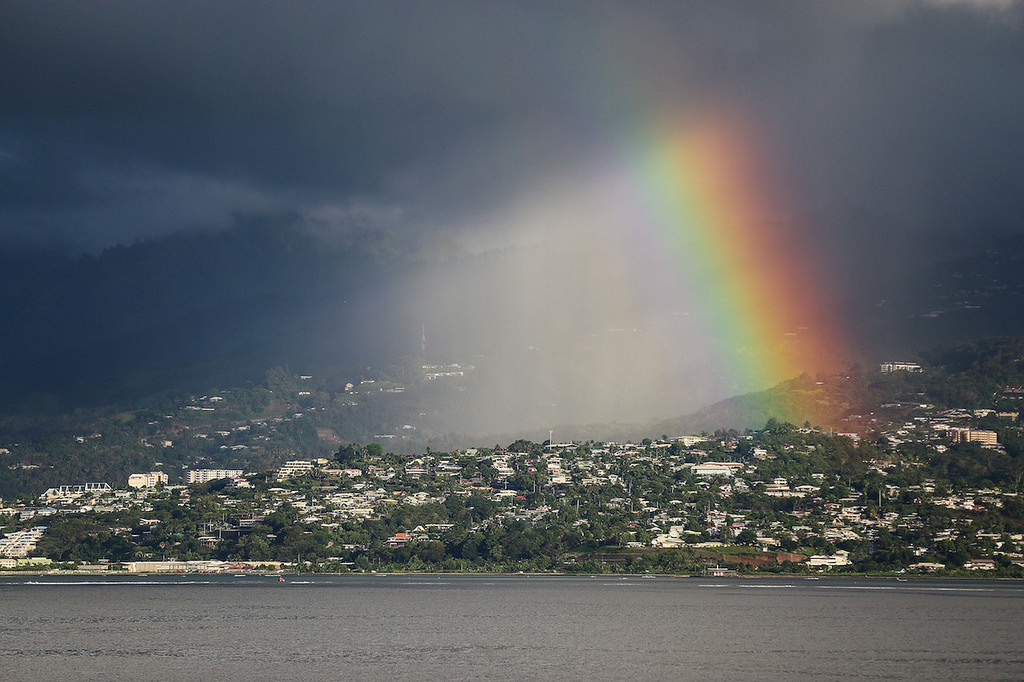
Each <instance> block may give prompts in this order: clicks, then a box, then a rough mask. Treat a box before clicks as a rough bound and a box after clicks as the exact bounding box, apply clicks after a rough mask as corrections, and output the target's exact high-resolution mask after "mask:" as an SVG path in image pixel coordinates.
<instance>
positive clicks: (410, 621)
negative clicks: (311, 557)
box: [0, 575, 1024, 680]
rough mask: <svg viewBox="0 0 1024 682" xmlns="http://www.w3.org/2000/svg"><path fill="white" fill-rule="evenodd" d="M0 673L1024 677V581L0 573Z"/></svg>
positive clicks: (17, 676) (94, 676)
mask: <svg viewBox="0 0 1024 682" xmlns="http://www.w3.org/2000/svg"><path fill="white" fill-rule="evenodd" d="M0 678H2V679H4V680H29V679H31V680H45V679H74V680H99V679H122V680H123V679H132V680H267V679H275V680H392V679H406V680H420V679H441V680H466V679H479V680H564V679H575V680H620V679H637V680H691V679H692V680H767V679H778V678H788V679H791V680H793V679H796V680H820V679H852V680H865V679H867V680H870V679H875V680H891V679H907V680H910V679H913V680H959V679H963V680H968V679H969V680H1022V679H1024V584H1021V583H997V582H974V581H971V582H966V581H964V582H957V581H923V580H922V581H914V580H908V581H896V580H885V579H880V580H857V579H829V578H822V579H820V580H814V579H810V580H809V579H806V578H790V579H750V580H747V579H726V580H723V579H706V578H661V577H659V578H620V577H604V576H597V577H562V576H557V577H555V576H552V577H540V576H447V575H445V576H425V575H388V576H341V577H339V576H316V577H309V578H308V577H290V578H288V579H287V581H286V582H284V583H279V582H278V581H277V578H275V577H264V576H247V577H233V576H217V577H207V576H194V577H193V576H174V577H117V578H114V577H111V578H107V577H103V578H66V577H32V578H22V577H17V578H11V577H0Z"/></svg>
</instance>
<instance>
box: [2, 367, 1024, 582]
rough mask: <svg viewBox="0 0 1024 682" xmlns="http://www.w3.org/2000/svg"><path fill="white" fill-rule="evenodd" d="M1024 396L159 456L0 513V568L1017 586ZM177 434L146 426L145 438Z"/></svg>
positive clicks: (214, 432) (1006, 393)
mask: <svg viewBox="0 0 1024 682" xmlns="http://www.w3.org/2000/svg"><path fill="white" fill-rule="evenodd" d="M908 364H909V365H910V366H907V365H908ZM880 371H881V373H883V374H885V373H907V374H911V373H918V372H920V367H919V366H917V365H914V364H912V363H904V364H903V365H902V366H901V365H900V363H890V364H888V365H883V366H882V367H881V368H880ZM1022 397H1024V391H1022V390H1021V389H1020V388H1019V387H1018V386H1015V385H1011V386H1005V387H1004V388H1003V390H1002V392H1001V394H1000V395H999V396H997V398H998V400H996V401H995V402H994V403H993V404H995V405H997V407H995V408H949V407H945V408H940V407H937V406H936V405H934V404H930V403H928V402H914V401H913V400H896V401H893V402H888V403H884V404H881V405H879V406H878V407H877V410H875V411H872V412H871V413H869V414H864V415H857V414H851V415H848V417H847V419H846V420H845V423H847V424H848V425H849V431H848V432H838V431H835V430H832V429H830V430H826V429H822V428H820V427H813V426H811V425H810V424H804V425H803V426H802V427H797V426H795V425H793V424H790V423H787V422H780V421H778V420H775V419H770V420H769V421H768V422H767V423H766V424H765V425H764V427H763V428H761V429H757V430H747V431H744V432H742V433H740V432H736V431H725V430H722V431H717V432H715V433H702V434H692V435H682V436H674V437H669V436H668V435H661V436H658V437H651V438H644V439H642V440H640V441H638V442H608V441H601V442H597V441H571V442H558V441H556V440H553V439H549V440H546V441H544V442H542V443H534V442H531V441H527V440H517V441H515V442H513V443H510V444H508V445H505V446H501V445H496V446H493V447H479V448H469V449H460V450H452V451H448V452H434V451H431V450H430V449H429V448H426V449H425V450H424V451H418V452H412V453H409V452H404V453H396V452H391V451H390V450H389V447H386V446H384V445H381V444H380V443H377V442H373V443H370V444H368V445H360V444H337V445H336V449H335V450H333V451H332V452H331V453H330V455H329V456H319V455H320V454H321V453H320V452H317V455H318V456H314V457H308V456H307V457H306V458H303V457H301V456H298V455H297V454H295V453H289V454H290V455H291V456H287V457H285V458H283V459H282V460H281V461H278V462H277V463H276V464H274V465H272V466H261V467H259V468H253V467H246V466H238V467H234V466H226V465H219V466H211V464H216V463H215V462H212V461H211V460H210V458H209V457H206V456H197V457H195V459H194V460H193V461H191V462H188V463H187V464H184V465H183V467H182V471H181V473H180V475H177V473H176V472H175V473H174V474H172V475H169V474H168V473H167V471H166V470H164V469H163V467H162V464H160V465H159V466H156V467H154V468H153V470H150V471H136V472H132V473H131V474H130V475H129V476H128V477H127V478H126V479H124V480H118V481H67V482H66V483H64V484H60V485H57V486H53V487H50V488H48V489H47V490H45V491H43V492H42V493H41V494H39V495H37V496H34V497H33V496H29V495H25V494H22V495H19V496H17V499H11V500H6V501H4V502H3V503H2V504H0V524H2V531H3V537H2V538H0V567H2V568H4V569H7V570H74V571H87V570H93V571H135V572H154V571H177V572H181V571H232V572H235V571H245V570H263V571H266V570H275V571H277V570H289V571H329V572H346V571H364V572H369V571H392V572H393V571H514V572H519V571H523V572H546V571H558V572H587V573H603V572H623V573H669V574H702V573H705V572H708V573H712V574H715V575H731V574H756V573H814V574H817V573H858V574H898V575H903V574H906V575H976V576H977V575H985V576H1002V577H1024V500H1022V498H1021V497H1020V486H1021V483H1022V482H1024V467H1022V466H1021V462H1024V458H1022V457H1021V452H1020V448H1021V441H1022V438H1021V427H1020V413H1019V410H1017V409H1011V408H1012V407H1013V405H1015V404H1016V401H1019V400H1020V399H1021V398H1022ZM219 402H221V401H220V400H218V399H217V397H216V396H214V397H203V398H202V399H201V400H194V401H192V402H190V403H189V404H188V405H185V406H183V409H185V410H188V411H189V412H199V411H208V412H215V411H216V409H218V405H217V403H219ZM1007 406H1009V407H1007ZM302 419H303V415H302V414H300V413H293V414H290V415H288V416H287V417H277V418H274V419H266V418H260V419H237V420H235V421H233V422H227V421H213V420H211V421H208V422H207V426H205V427H196V428H194V429H193V430H192V432H191V433H190V434H189V435H188V438H189V439H190V440H192V441H194V442H198V443H202V442H209V441H212V440H216V442H217V443H218V444H217V445H216V446H215V447H216V448H217V449H218V450H219V451H221V452H224V453H229V454H230V453H236V452H238V451H244V450H246V449H248V448H250V447H259V445H260V444H261V443H264V444H265V443H267V442H269V441H271V440H272V439H273V437H274V434H273V431H274V429H275V428H276V427H277V426H278V425H281V424H287V423H289V422H294V421H301V420H302ZM179 433H180V430H179ZM93 437H95V438H97V439H101V438H102V435H97V434H84V435H82V436H79V438H80V439H81V443H80V444H85V443H87V442H88V441H89V439H90V438H93ZM171 440H172V439H171V437H170V436H169V435H168V434H161V433H160V432H159V431H157V430H155V429H154V431H153V435H152V436H150V437H148V438H147V439H146V443H145V445H146V447H157V448H168V449H170V448H171V447H173V445H172V443H171V442H170V441H171ZM385 442H386V443H388V446H390V445H393V444H394V443H391V442H388V441H385ZM222 448H223V449H222ZM222 461H227V460H226V459H225V460H222Z"/></svg>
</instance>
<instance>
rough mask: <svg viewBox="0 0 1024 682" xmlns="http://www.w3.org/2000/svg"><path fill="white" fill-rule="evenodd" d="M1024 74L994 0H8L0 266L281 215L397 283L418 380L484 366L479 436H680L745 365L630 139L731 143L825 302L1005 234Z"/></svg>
mask: <svg viewBox="0 0 1024 682" xmlns="http://www.w3.org/2000/svg"><path fill="white" fill-rule="evenodd" d="M1022 74H1024V2H1015V1H1013V0H990V1H985V0H961V1H957V0H931V1H927V0H877V1H875V0H857V1H856V2H850V1H846V0H842V1H835V2H827V1H825V0H813V1H811V0H808V1H806V2H788V1H783V0H778V1H775V0H756V1H755V0H751V1H746V2H743V1H730V0H713V1H707V2H686V3H669V2H642V1H635V0H631V1H629V2H539V1H538V2H530V1H515V2H512V1H507V2H506V1H493V2H411V1H410V2H331V3H327V2H304V1H301V0H300V1H298V2H287V3H286V2H253V1H249V2H234V1H227V0H225V1H219V2H182V1H181V0H174V1H168V2H145V1H143V2H80V1H77V0H76V1H74V2H60V1H57V2H45V3H44V2H32V1H9V2H4V3H2V4H0V246H5V245H6V246H8V247H10V246H11V245H12V244H21V243H27V244H33V245H52V246H58V247H61V248H62V249H64V250H66V251H70V252H79V251H89V252H94V253H96V252H100V251H102V250H103V249H107V248H109V247H111V246H113V245H115V244H118V243H121V244H132V243H135V242H140V241H145V240H148V239H151V238H155V237H162V236H168V235H174V234H176V233H179V232H197V231H198V232H203V231H206V232H211V231H218V230H227V229H229V228H233V227H234V228H237V227H238V226H239V225H246V224H250V223H251V224H262V225H265V224H267V222H268V221H269V222H273V221H275V220H278V219H279V217H281V216H287V222H288V223H289V224H290V225H299V226H301V228H302V229H306V230H309V231H311V232H313V233H314V234H315V235H317V238H322V239H324V240H325V243H326V244H330V245H332V246H333V248H335V249H338V248H340V249H342V250H344V249H346V248H348V246H349V245H352V248H353V249H355V248H367V247H366V245H367V244H371V243H372V244H377V245H383V246H379V247H378V246H375V247H374V249H375V251H374V257H383V256H381V254H385V255H386V254H392V255H397V256H400V257H401V258H404V259H406V260H407V261H408V262H412V263H416V264H417V266H416V268H410V269H408V271H407V272H408V274H405V275H403V276H404V277H405V279H403V280H402V281H400V282H398V283H396V284H393V288H392V289H389V290H386V291H385V289H384V288H383V287H382V288H381V289H380V291H381V292H383V293H381V294H380V299H379V300H385V299H387V300H389V301H391V302H392V304H391V309H389V310H387V311H380V316H381V317H384V316H390V319H392V320H394V326H393V329H394V330H395V336H404V337H407V339H406V340H407V341H408V344H407V345H410V346H416V347H418V345H419V343H418V342H419V338H420V330H421V328H423V327H424V326H426V327H427V328H428V336H429V343H430V346H431V349H432V350H433V349H442V348H443V349H445V352H444V355H445V356H446V357H438V358H436V359H438V360H445V361H452V360H460V361H466V360H467V358H473V357H474V356H476V355H480V354H488V353H489V354H491V356H495V357H501V358H502V359H503V360H502V362H500V363H496V364H495V365H492V369H494V371H493V374H494V377H495V388H494V392H495V394H496V395H500V396H502V398H501V399H502V400H505V401H506V402H505V403H504V404H498V407H499V408H500V410H498V411H497V412H496V413H495V414H496V415H498V417H504V416H505V415H509V414H513V413H515V412H517V411H522V412H523V414H524V416H523V417H522V420H523V421H522V423H527V422H529V420H531V419H533V420H534V422H532V423H539V420H541V419H547V423H552V424H553V423H562V422H566V421H572V420H577V421H579V420H586V419H591V420H595V421H596V420H601V419H615V418H621V419H627V418H629V419H634V418H636V419H639V418H643V417H645V416H653V415H659V416H670V415H672V414H680V413H682V412H683V411H685V410H686V409H691V408H695V407H698V406H700V405H702V404H706V403H707V402H709V401H711V400H715V399H719V398H722V397H725V396H727V395H731V394H733V393H736V392H742V391H744V390H749V389H752V388H762V387H764V386H763V383H762V384H758V383H757V382H756V381H754V380H752V379H751V376H752V374H753V372H748V373H747V375H746V376H739V377H738V378H737V376H734V377H732V378H729V377H728V376H726V375H727V374H728V372H723V371H722V368H721V367H720V366H717V365H716V362H717V363H721V364H722V365H729V364H734V363H735V359H736V358H739V357H742V355H743V353H745V352H747V353H749V352H751V349H750V348H746V349H744V348H742V347H738V348H729V349H726V350H722V348H723V345H724V344H725V343H727V341H733V340H732V339H726V338H725V337H727V336H728V335H729V334H728V330H726V329H725V327H722V328H720V329H719V330H718V331H717V332H716V333H709V332H708V329H709V328H713V327H714V325H713V321H714V320H713V318H714V317H715V316H716V315H718V316H719V317H722V316H721V315H719V314H718V312H717V311H715V310H709V309H708V308H709V303H708V301H709V300H711V299H712V298H713V296H714V295H715V294H716V292H715V291H713V290H712V289H711V288H709V287H708V286H706V284H707V283H706V282H700V281H696V280H697V279H698V278H699V277H698V275H694V274H690V273H683V274H682V275H681V274H680V272H678V271H679V270H681V269H682V268H681V267H678V266H676V264H675V262H674V261H673V260H672V259H671V258H667V257H666V255H671V254H666V248H665V244H664V243H660V244H659V243H658V242H657V241H655V240H654V239H652V231H651V230H649V229H645V226H644V225H643V223H644V221H645V220H647V218H649V217H650V216H648V215H646V214H645V210H650V209H651V208H652V207H651V206H649V205H647V206H645V205H643V201H638V200H637V199H638V196H642V195H643V193H644V190H645V189H648V188H644V187H635V186H633V187H631V186H630V178H632V180H633V181H634V182H635V180H636V177H637V176H636V175H635V173H636V172H637V171H638V167H639V166H640V165H642V164H641V163H640V162H639V161H638V157H639V156H640V152H639V151H638V150H639V149H641V148H642V147H643V145H644V144H645V143H646V144H648V145H649V144H650V142H651V139H650V138H649V137H645V136H648V135H649V134H650V133H651V131H653V130H656V129H657V128H658V126H659V125H664V124H665V123H666V122H667V123H674V122H677V121H682V122H684V124H685V123H686V122H688V121H697V120H701V119H702V117H707V116H708V112H711V113H712V114H714V113H715V112H728V113H729V114H730V115H731V116H736V117H739V118H742V120H743V121H744V122H745V124H746V125H747V126H748V127H749V130H750V131H751V135H752V138H753V141H754V142H756V145H757V147H758V150H759V152H760V154H761V155H762V156H763V157H764V159H765V160H766V164H765V165H763V166H762V172H763V173H764V176H763V177H761V178H759V179H760V180H763V181H765V182H764V183H763V185H764V187H771V188H773V191H776V190H777V191H778V193H779V197H773V201H772V202H771V204H772V207H773V208H772V210H773V211H774V214H772V215H764V216H760V218H762V219H764V220H766V221H767V222H768V223H769V224H771V223H772V222H773V221H774V222H775V223H777V224H779V225H789V224H792V225H794V226H795V227H791V228H790V227H787V228H786V230H785V232H786V234H783V233H782V232H780V233H779V236H780V240H781V239H783V238H785V240H786V241H787V243H789V244H792V245H794V246H792V247H791V248H793V249H796V250H798V251H800V252H801V253H800V254H798V255H799V256H800V258H801V260H802V262H803V265H808V266H813V269H814V270H815V272H816V275H815V277H816V278H817V279H816V280H814V281H813V283H812V285H813V286H814V287H815V288H820V289H821V291H822V292H823V293H822V294H821V299H822V300H821V301H820V303H821V305H823V306H826V305H835V306H838V305H840V303H841V301H842V300H847V301H848V300H856V299H857V298H858V297H859V298H867V296H863V295H862V294H864V292H866V291H869V290H871V294H870V295H871V296H876V297H877V296H879V294H878V293H877V292H876V291H874V289H877V288H878V287H877V284H878V282H885V283H886V284H887V285H888V286H892V285H893V283H895V285H897V286H898V285H900V284H905V283H907V282H908V281H909V277H908V276H907V274H906V273H909V272H912V271H914V269H913V268H911V267H910V265H909V262H910V261H911V260H915V261H922V260H927V259H928V258H933V259H937V258H940V257H942V256H945V255H947V254H949V253H956V250H957V249H958V248H961V247H962V246H963V244H965V243H968V242H971V241H974V242H978V241H981V240H984V239H985V238H987V237H995V236H999V235H1015V234H1020V233H1021V232H1024V230H1022V227H1024V226H1022V223H1021V216H1022V215H1024V125H1022V122H1021V121H1022V118H1021V112H1024V76H1022ZM655 139H657V138H655ZM630 173H634V175H630ZM640 184H643V183H640ZM623 198H625V199H630V200H632V201H633V203H630V201H627V200H625V199H623ZM620 199H622V200H620ZM627 207H632V209H634V210H629V208H627ZM375 233H379V234H382V235H386V237H387V238H386V239H385V238H382V239H374V238H371V237H368V235H373V234H375ZM709 238H710V237H709ZM769 243H770V242H766V244H769ZM466 256H474V257H476V258H482V257H486V258H489V259H491V260H485V261H480V260H473V259H472V258H469V259H468V260H464V262H463V264H462V265H458V262H459V259H460V258H463V257H466ZM688 256H689V260H688V261H687V265H688V266H689V267H690V269H692V270H693V271H695V272H699V271H700V267H701V264H700V262H699V258H696V257H694V256H693V254H688ZM482 263H483V264H484V265H482ZM489 263H493V264H494V267H490V266H489V265H486V264H489ZM453 264H455V265H453ZM748 265H752V266H753V267H757V265H756V264H748ZM916 265H920V263H919V262H918V263H916ZM485 266H486V267H485ZM727 271H728V261H726V264H725V268H724V269H722V268H721V267H720V268H719V270H718V271H717V272H715V271H708V272H712V275H710V276H708V275H707V273H705V276H704V279H707V280H713V279H714V278H715V276H717V277H723V275H724V274H725V273H726V272H727ZM403 272H405V271H403ZM249 274H251V273H249ZM246 276H248V275H246ZM687 277H689V279H687ZM901 278H903V279H902V280H901ZM752 281H753V280H752ZM712 283H714V282H712ZM264 284H265V283H264ZM389 284H391V283H389ZM362 286H364V288H367V287H369V288H372V287H373V286H374V283H373V282H372V281H369V282H368V283H366V282H364V283H363V284H362ZM403 287H404V288H403ZM702 287H703V290H702ZM240 288H241V289H244V287H240ZM805 288H806V287H805ZM826 289H831V292H830V293H829V294H828V295H831V296H834V298H833V299H832V300H831V301H828V300H826V298H827V297H826V294H825V293H824V292H825V290H826ZM351 293H353V292H350V291H339V292H337V295H336V298H337V299H338V301H339V302H338V303H337V305H338V306H342V304H343V303H344V302H346V301H348V300H349V296H350V294H351ZM328 294H331V292H328ZM331 295H333V294H331ZM360 296H362V299H361V300H364V301H368V302H366V303H364V308H365V309H366V310H368V311H370V313H368V315H370V314H373V315H376V314H377V312H378V308H379V307H381V306H382V305H383V304H380V303H379V300H378V298H374V297H373V296H371V295H369V294H366V292H365V291H364V292H363V293H361V294H360ZM26 305H29V304H26ZM701 306H703V307H704V310H703V311H702V310H701ZM29 307H31V306H30V305H29ZM320 317H321V315H320V313H318V312H311V313H309V318H310V319H319V318H320ZM734 317H735V315H734ZM332 320H333V321H332V322H331V324H334V325H336V326H337V327H338V328H346V327H352V326H358V325H356V324H355V323H354V322H353V320H351V319H348V318H345V319H342V318H341V317H338V318H337V319H334V318H332ZM360 324H367V322H366V320H363V321H362V322H361V323H360ZM850 326H851V327H856V323H854V324H851V325H850ZM862 326H863V325H862ZM40 328H42V327H40ZM325 329H326V327H325ZM498 329H500V333H496V332H495V330H498ZM31 333H34V332H32V330H31V329H30V330H29V331H26V332H25V334H28V335H30V334H31ZM218 333H220V332H218ZM850 333H851V334H852V333H853V332H850ZM332 338H333V337H332ZM332 344H333V346H334V347H336V346H338V345H339V344H337V343H336V342H335V341H329V342H325V347H331V346H332ZM24 345H25V346H26V347H31V346H32V345H33V344H32V340H31V338H29V339H28V340H26V341H25V343H24ZM741 345H742V344H741ZM438 353H439V355H440V354H441V352H440V350H438ZM730 353H733V355H732V356H730ZM730 358H731V359H730ZM486 364H487V363H486V360H484V361H482V363H481V365H482V366H484V365H486ZM527 367H529V368H531V369H529V370H527V369H525V368H527ZM723 376H724V378H723ZM609 386H615V387H618V389H619V390H617V391H615V392H609V391H607V390H605V389H606V388H607V387H609ZM612 393H614V394H612ZM537 394H543V395H544V396H546V397H545V399H548V398H547V396H550V400H551V401H552V403H555V402H558V403H559V404H560V405H561V407H559V408H558V409H553V410H550V411H548V412H546V413H545V412H544V411H545V410H546V409H547V408H546V407H544V406H542V407H541V408H538V407H537V406H536V405H533V404H532V403H530V402H529V401H530V400H532V397H531V396H535V395H537ZM523 396H527V397H526V398H524V397H523ZM580 396H586V397H587V399H588V400H590V401H591V403H589V404H582V403H579V402H578V401H581V400H582V399H581V398H580ZM638 396H641V397H642V398H640V397H638ZM570 404H575V405H578V406H579V405H581V406H579V409H575V408H573V407H572V406H571V405H570ZM566 405H570V407H565V406H566ZM542 408H543V409H542ZM563 408H564V409H563ZM542 413H544V414H542ZM537 415H541V416H537ZM545 415H546V416H545ZM498 417H496V418H495V420H494V424H495V428H500V427H502V426H503V425H506V426H507V425H508V424H510V423H514V422H508V421H505V422H502V421H501V420H500V419H499V418H498ZM481 420H484V417H481Z"/></svg>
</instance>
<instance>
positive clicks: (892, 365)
mask: <svg viewBox="0 0 1024 682" xmlns="http://www.w3.org/2000/svg"><path fill="white" fill-rule="evenodd" d="M878 371H880V372H881V373H882V374H891V373H892V372H923V371H924V368H922V367H921V365H919V364H917V363H916V362H896V361H890V362H883V363H882V364H880V365H879V366H878Z"/></svg>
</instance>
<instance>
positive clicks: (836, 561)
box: [807, 550, 850, 568]
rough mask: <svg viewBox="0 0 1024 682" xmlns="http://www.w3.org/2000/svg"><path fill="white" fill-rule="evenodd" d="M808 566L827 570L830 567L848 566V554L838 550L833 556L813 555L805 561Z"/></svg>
mask: <svg viewBox="0 0 1024 682" xmlns="http://www.w3.org/2000/svg"><path fill="white" fill-rule="evenodd" d="M807 565H808V566H818V567H824V568H828V567H830V566H849V565H850V553H849V552H846V551H843V550H839V551H838V552H836V553H835V554H832V555H828V554H815V555H814V556H812V557H809V558H808V559H807Z"/></svg>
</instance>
